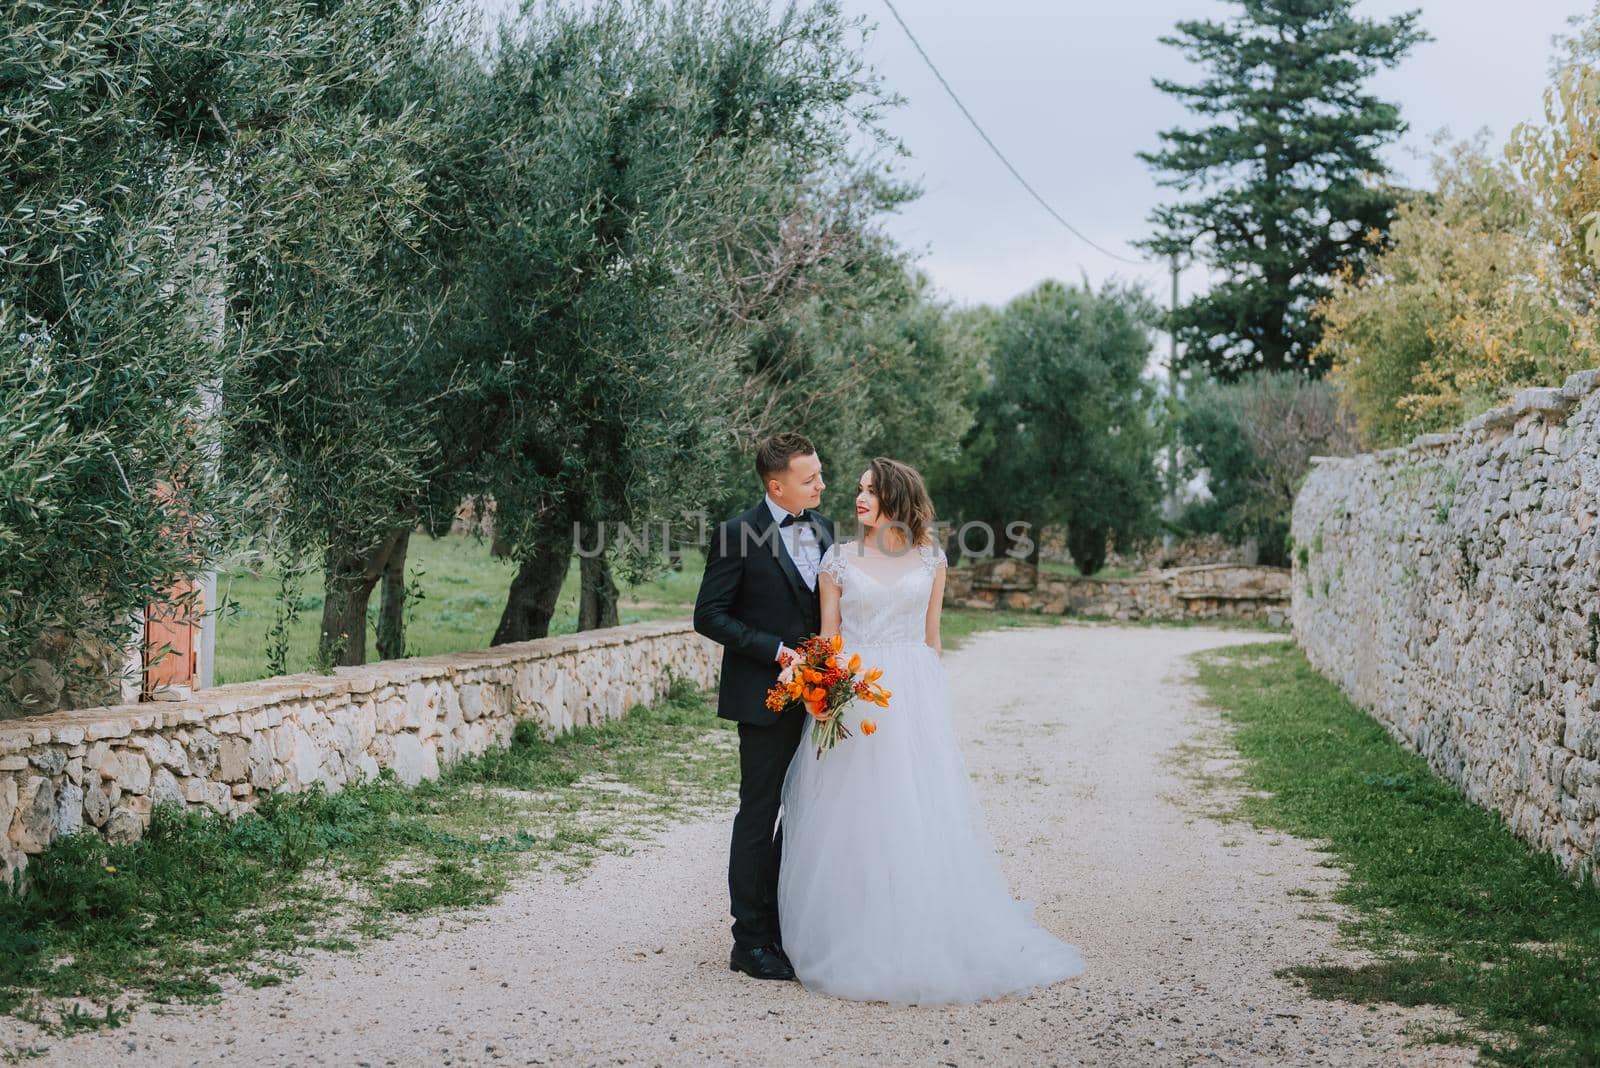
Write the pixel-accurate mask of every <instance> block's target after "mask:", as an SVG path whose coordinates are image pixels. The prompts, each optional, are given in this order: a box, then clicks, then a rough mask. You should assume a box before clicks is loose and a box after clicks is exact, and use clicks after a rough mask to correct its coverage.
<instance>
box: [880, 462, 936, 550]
mask: <svg viewBox="0 0 1600 1068" xmlns="http://www.w3.org/2000/svg"><path fill="white" fill-rule="evenodd" d="M867 470H868V471H871V472H872V492H873V495H874V496H876V497H877V498H878V512H879V514H880V515H881V516H882V517H883V519H884V520H886V521H889V520H892V521H893V522H896V523H904V524H905V526H906V528H907V531H908V535H907V536H908V537H909V539H910V542H911V544H912V545H923V544H926V543H927V542H928V541H929V531H930V530H931V528H932V527H933V519H934V514H933V498H932V497H930V496H928V485H927V483H925V482H924V481H923V480H922V475H921V474H920V473H919V472H918V471H917V469H916V468H915V467H912V466H911V465H910V464H903V463H901V462H900V461H899V460H891V459H889V458H888V457H887V456H874V457H873V458H872V459H871V460H870V461H868V463H867Z"/></svg>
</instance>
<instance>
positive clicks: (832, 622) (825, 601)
mask: <svg viewBox="0 0 1600 1068" xmlns="http://www.w3.org/2000/svg"><path fill="white" fill-rule="evenodd" d="M817 597H818V599H819V601H820V603H821V605H822V636H823V637H824V638H831V637H832V636H833V635H835V634H838V633H839V583H838V582H837V581H835V580H834V577H833V576H832V575H830V574H828V573H827V572H826V571H824V572H822V573H821V574H820V575H818V576H817Z"/></svg>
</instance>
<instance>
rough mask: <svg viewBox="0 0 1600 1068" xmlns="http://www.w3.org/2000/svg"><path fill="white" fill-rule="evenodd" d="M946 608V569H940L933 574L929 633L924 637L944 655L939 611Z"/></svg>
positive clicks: (929, 600)
mask: <svg viewBox="0 0 1600 1068" xmlns="http://www.w3.org/2000/svg"><path fill="white" fill-rule="evenodd" d="M943 606H944V568H943V567H942V566H941V567H938V568H935V569H934V572H933V592H932V593H930V594H928V620H927V632H926V633H925V634H924V635H923V637H924V638H925V640H926V641H927V643H928V644H929V645H931V646H933V647H934V648H935V649H937V650H938V651H939V654H940V655H941V656H943V655H944V645H943V644H941V642H940V641H939V610H940V609H941V608H942V607H943Z"/></svg>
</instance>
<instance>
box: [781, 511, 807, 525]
mask: <svg viewBox="0 0 1600 1068" xmlns="http://www.w3.org/2000/svg"><path fill="white" fill-rule="evenodd" d="M809 522H811V513H810V512H801V513H800V514H799V515H794V514H792V513H791V514H789V515H786V516H784V517H783V518H782V519H781V520H779V521H778V525H779V526H780V527H792V526H794V525H795V524H796V523H809Z"/></svg>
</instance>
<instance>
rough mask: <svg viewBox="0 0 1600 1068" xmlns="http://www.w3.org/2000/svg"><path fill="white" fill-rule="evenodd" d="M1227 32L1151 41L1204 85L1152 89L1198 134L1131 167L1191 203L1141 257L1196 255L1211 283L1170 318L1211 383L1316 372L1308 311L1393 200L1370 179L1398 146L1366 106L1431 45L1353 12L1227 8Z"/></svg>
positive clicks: (1280, 1) (1288, 0)
mask: <svg viewBox="0 0 1600 1068" xmlns="http://www.w3.org/2000/svg"><path fill="white" fill-rule="evenodd" d="M1234 4H1235V6H1236V8H1237V11H1236V13H1235V14H1234V15H1233V17H1231V18H1229V19H1227V20H1225V21H1220V22H1218V21H1210V20H1185V21H1182V22H1179V23H1178V25H1177V32H1176V33H1175V34H1174V35H1172V36H1168V37H1163V38H1162V41H1163V43H1165V44H1169V45H1172V46H1174V47H1176V48H1178V49H1179V50H1181V51H1182V52H1183V54H1184V56H1185V57H1186V58H1188V59H1189V60H1190V61H1192V62H1194V63H1196V64H1197V65H1199V66H1201V67H1202V68H1203V69H1204V70H1205V71H1206V74H1205V76H1204V77H1203V78H1202V80H1200V81H1199V82H1198V83H1196V84H1193V85H1183V84H1179V83H1177V82H1174V81H1170V80H1168V79H1164V78H1158V79H1156V80H1155V85H1156V88H1158V89H1160V90H1161V91H1162V92H1164V93H1167V94H1168V95H1169V96H1172V97H1173V98H1175V99H1176V100H1178V101H1179V102H1181V103H1182V104H1183V105H1184V106H1185V107H1186V108H1188V109H1189V110H1190V111H1191V112H1193V113H1194V114H1195V116H1196V117H1197V118H1198V119H1199V120H1200V122H1201V123H1202V124H1203V125H1201V126H1200V127H1199V128H1197V129H1192V130H1191V129H1172V130H1167V131H1164V132H1163V133H1161V135H1160V138H1161V141H1162V143H1163V146H1164V147H1163V148H1162V149H1161V150H1159V151H1156V152H1142V153H1140V154H1139V156H1140V158H1141V159H1143V160H1144V161H1145V162H1147V163H1148V164H1150V166H1151V167H1152V168H1154V169H1155V170H1156V171H1157V172H1159V173H1160V175H1161V177H1160V178H1159V179H1158V181H1159V184H1161V185H1163V186H1166V187H1168V188H1172V189H1175V190H1177V191H1179V192H1181V193H1190V192H1194V193H1196V194H1197V195H1195V196H1194V197H1193V198H1192V199H1188V200H1183V201H1179V202H1176V203H1171V204H1167V205H1164V206H1162V207H1160V208H1159V209H1157V210H1156V212H1155V213H1154V215H1153V216H1152V220H1153V221H1154V222H1155V224H1156V226H1157V228H1158V230H1159V231H1160V232H1159V233H1158V234H1157V235H1156V236H1155V237H1153V238H1151V239H1149V240H1148V241H1146V242H1144V245H1145V247H1147V248H1149V249H1150V250H1151V251H1152V252H1154V253H1157V254H1159V255H1162V256H1167V255H1173V254H1176V255H1179V256H1189V255H1193V256H1195V257H1197V258H1199V259H1200V260H1202V261H1203V262H1205V263H1206V264H1207V265H1208V266H1209V267H1210V268H1211V269H1212V271H1213V273H1216V274H1220V275H1222V278H1221V280H1220V281H1218V282H1217V283H1216V284H1214V285H1212V286H1211V287H1210V288H1209V289H1208V290H1207V291H1206V292H1203V293H1201V294H1199V295H1197V296H1196V297H1194V298H1193V299H1192V300H1190V301H1189V303H1187V304H1185V305H1183V306H1182V307H1180V308H1179V309H1178V310H1177V311H1176V312H1175V313H1172V315H1171V320H1172V325H1173V326H1174V327H1175V328H1176V330H1177V333H1178V337H1179V340H1180V341H1181V342H1182V344H1183V347H1184V355H1183V360H1184V362H1185V363H1186V364H1188V365H1189V366H1191V367H1195V368H1199V369H1202V370H1204V371H1205V372H1207V373H1209V374H1212V375H1216V376H1219V377H1222V378H1231V377H1234V376H1237V375H1239V374H1242V373H1245V372H1247V371H1250V370H1255V369H1265V370H1285V369H1292V370H1299V371H1312V372H1316V371H1320V370H1321V369H1322V368H1323V366H1324V364H1323V363H1322V362H1320V361H1316V360H1313V359H1312V353H1313V349H1314V347H1315V345H1316V342H1317V338H1318V334H1319V331H1318V328H1317V325H1316V323H1315V322H1314V321H1313V320H1311V318H1310V311H1311V307H1312V305H1313V304H1315V303H1316V301H1318V300H1319V299H1321V298H1322V296H1323V295H1325V293H1326V292H1327V288H1328V283H1329V280H1330V279H1331V278H1332V277H1333V275H1334V273H1335V272H1336V271H1337V270H1338V269H1339V268H1340V267H1341V265H1344V264H1346V263H1350V264H1355V265H1359V264H1360V262H1362V261H1363V260H1364V258H1365V256H1366V254H1367V252H1368V250H1369V248H1370V243H1369V235H1370V233H1371V232H1374V231H1377V232H1381V231H1383V230H1384V229H1385V228H1386V227H1387V226H1388V223H1389V219H1390V215H1391V213H1392V210H1393V203H1394V195H1393V193H1392V192H1391V191H1390V190H1389V189H1387V188H1385V187H1384V186H1382V185H1381V184H1377V185H1375V184H1374V183H1373V180H1374V178H1375V177H1376V178H1381V176H1383V175H1384V174H1386V173H1387V168H1386V167H1385V166H1384V164H1383V162H1382V160H1381V159H1380V158H1379V155H1378V153H1379V151H1380V150H1381V149H1382V148H1383V146H1384V145H1385V144H1386V143H1388V142H1390V141H1392V140H1394V139H1395V138H1396V137H1398V136H1399V135H1400V134H1401V133H1403V132H1404V130H1405V128H1406V126H1405V123H1404V122H1403V121H1402V120H1401V118H1400V114H1399V111H1398V109H1397V108H1396V107H1395V106H1394V105H1393V104H1390V103H1387V102H1385V101H1382V100H1380V99H1378V98H1377V97H1375V96H1372V95H1371V94H1370V93H1367V92H1366V91H1364V85H1365V83H1366V82H1367V81H1368V80H1369V79H1370V78H1371V77H1372V75H1373V74H1375V73H1376V72H1377V71H1379V70H1381V69H1385V68H1391V67H1394V66H1395V65H1396V64H1398V63H1399V62H1400V60H1401V59H1402V58H1403V57H1404V56H1405V55H1406V53H1407V52H1409V51H1410V50H1411V49H1412V48H1413V47H1414V46H1415V45H1416V44H1417V43H1419V42H1421V41H1424V40H1426V39H1427V36H1426V35H1425V34H1424V33H1423V32H1422V31H1421V30H1419V29H1418V28H1417V12H1415V11H1413V12H1407V13H1404V14H1400V15H1397V16H1395V17H1394V18H1392V19H1389V20H1388V21H1384V22H1378V21H1373V20H1369V19H1360V18H1356V17H1355V16H1354V15H1353V14H1352V8H1353V7H1354V0H1234Z"/></svg>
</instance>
